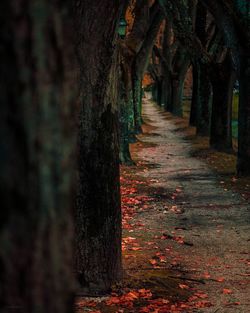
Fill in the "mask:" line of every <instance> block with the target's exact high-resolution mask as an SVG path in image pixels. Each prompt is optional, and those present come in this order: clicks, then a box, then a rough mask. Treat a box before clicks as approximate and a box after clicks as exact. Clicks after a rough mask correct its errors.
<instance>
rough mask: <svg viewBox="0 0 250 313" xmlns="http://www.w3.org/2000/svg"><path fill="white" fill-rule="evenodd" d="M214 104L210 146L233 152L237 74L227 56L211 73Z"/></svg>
mask: <svg viewBox="0 0 250 313" xmlns="http://www.w3.org/2000/svg"><path fill="white" fill-rule="evenodd" d="M211 82H212V86H213V103H212V117H211V132H210V145H211V146H212V147H213V148H215V149H217V150H221V151H231V150H232V126H231V123H232V97H233V86H234V82H235V73H234V72H233V70H232V66H231V59H230V56H229V54H227V57H226V59H225V60H224V61H223V63H221V64H216V65H214V69H213V71H212V73H211Z"/></svg>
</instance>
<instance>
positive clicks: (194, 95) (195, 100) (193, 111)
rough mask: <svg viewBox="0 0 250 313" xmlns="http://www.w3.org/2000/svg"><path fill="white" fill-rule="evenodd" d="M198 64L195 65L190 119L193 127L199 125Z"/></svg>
mask: <svg viewBox="0 0 250 313" xmlns="http://www.w3.org/2000/svg"><path fill="white" fill-rule="evenodd" d="M198 70H199V69H198V64H197V63H194V64H193V90H192V101H191V110H190V117H189V124H190V125H191V126H196V123H197V110H198V99H199V95H198V90H199V84H200V82H199V73H198Z"/></svg>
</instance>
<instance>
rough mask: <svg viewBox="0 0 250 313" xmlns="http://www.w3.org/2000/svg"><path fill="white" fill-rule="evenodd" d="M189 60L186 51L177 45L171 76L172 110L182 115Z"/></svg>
mask: <svg viewBox="0 0 250 313" xmlns="http://www.w3.org/2000/svg"><path fill="white" fill-rule="evenodd" d="M189 65H190V61H189V58H188V55H187V53H186V51H185V50H184V49H183V48H182V47H179V49H178V51H177V52H176V54H175V57H174V74H173V77H172V101H171V102H172V111H170V112H172V113H173V114H174V115H176V116H180V117H182V113H183V112H182V95H183V87H184V81H185V77H186V73H187V70H188V67H189Z"/></svg>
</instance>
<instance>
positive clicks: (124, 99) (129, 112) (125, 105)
mask: <svg viewBox="0 0 250 313" xmlns="http://www.w3.org/2000/svg"><path fill="white" fill-rule="evenodd" d="M120 72H121V75H120V77H119V82H120V86H119V124H120V153H119V155H120V157H119V158H120V163H121V164H126V165H132V164H134V162H133V161H132V158H131V155H130V150H129V143H130V139H131V138H130V135H131V129H134V127H131V125H130V124H131V121H130V120H131V118H134V110H133V99H132V95H131V92H128V91H127V90H126V86H125V85H124V82H125V81H126V79H125V78H124V75H125V72H124V69H123V68H122V67H121V71H120Z"/></svg>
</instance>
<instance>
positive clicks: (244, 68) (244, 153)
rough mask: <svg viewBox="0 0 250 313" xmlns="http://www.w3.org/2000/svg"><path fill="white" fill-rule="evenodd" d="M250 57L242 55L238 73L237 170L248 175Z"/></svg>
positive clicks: (249, 158)
mask: <svg viewBox="0 0 250 313" xmlns="http://www.w3.org/2000/svg"><path fill="white" fill-rule="evenodd" d="M249 64H250V57H249V55H242V59H241V72H240V103H239V123H238V124H239V140H238V164H237V170H238V175H240V176H249V175H250V166H249V164H250V65H249Z"/></svg>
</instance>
